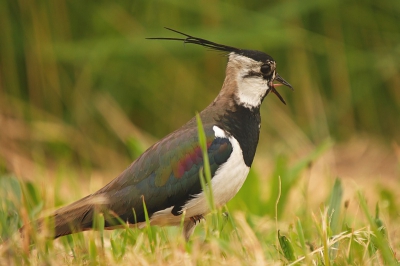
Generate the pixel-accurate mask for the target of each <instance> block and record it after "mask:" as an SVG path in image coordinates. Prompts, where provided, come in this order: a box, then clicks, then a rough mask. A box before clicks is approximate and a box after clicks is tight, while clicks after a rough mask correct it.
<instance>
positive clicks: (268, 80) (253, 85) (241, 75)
mask: <svg viewBox="0 0 400 266" xmlns="http://www.w3.org/2000/svg"><path fill="white" fill-rule="evenodd" d="M264 64H268V65H269V66H270V68H269V69H268V70H267V71H266V72H265V71H264V73H262V72H261V66H262V65H264ZM228 65H230V66H231V67H233V68H234V69H235V70H236V71H234V73H235V75H236V76H235V79H236V82H237V85H238V86H237V89H238V94H237V96H238V104H240V105H243V106H245V107H247V108H250V109H252V108H255V107H259V106H260V105H261V102H262V100H263V98H264V97H265V94H266V93H267V91H268V90H269V89H270V86H272V81H273V80H274V78H275V75H276V72H275V68H276V64H275V62H274V61H270V62H269V63H265V62H258V61H255V60H253V59H251V58H248V57H245V56H241V55H237V54H234V53H231V54H230V55H229V62H228Z"/></svg>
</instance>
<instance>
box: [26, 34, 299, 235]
mask: <svg viewBox="0 0 400 266" xmlns="http://www.w3.org/2000/svg"><path fill="white" fill-rule="evenodd" d="M166 29H167V30H169V31H172V32H174V33H175V34H179V35H180V36H179V37H172V38H170V37H155V38H154V37H152V38H147V39H151V40H167V41H179V42H183V43H184V44H195V45H199V46H203V47H206V48H208V49H211V50H214V51H219V52H222V53H224V54H225V55H226V56H227V58H228V60H227V65H226V74H225V80H224V82H223V85H222V88H221V90H220V92H219V94H218V95H217V96H216V98H215V99H214V100H213V101H212V102H211V103H210V104H209V105H208V106H207V107H206V108H205V109H204V110H203V111H201V112H200V113H199V117H200V119H201V121H202V125H203V129H204V133H205V136H206V146H207V151H206V152H207V155H208V158H209V166H210V172H211V182H210V183H207V186H211V188H212V190H211V191H212V193H213V198H214V202H215V206H216V207H221V206H223V205H225V204H226V203H227V202H228V201H229V200H230V199H232V198H233V197H234V196H235V195H236V193H237V192H238V191H239V189H240V188H241V187H242V185H243V183H244V182H245V180H246V178H247V175H248V173H249V170H250V167H251V165H252V163H253V159H254V156H255V153H256V148H257V144H258V140H259V135H260V125H261V116H260V106H261V104H262V102H263V100H264V98H265V97H266V96H267V95H268V94H269V93H270V92H272V93H274V94H275V95H276V96H278V98H279V99H280V101H282V102H283V103H284V104H286V103H285V101H284V99H283V98H282V96H281V95H280V94H279V93H278V91H277V90H276V87H277V86H280V85H285V86H287V87H289V88H291V89H292V90H293V87H292V86H291V85H290V84H289V83H288V82H287V81H286V80H284V79H283V78H282V77H281V76H280V75H279V74H278V73H277V70H276V68H277V64H276V62H275V60H274V59H273V58H272V57H271V56H270V55H268V54H266V53H264V52H261V51H257V50H247V49H239V48H235V47H232V46H227V45H223V44H218V43H215V42H212V41H208V40H206V39H203V38H199V37H194V36H191V35H189V34H186V33H183V32H180V31H177V30H174V29H171V28H166ZM275 82H278V83H275ZM203 167H204V160H203V154H202V150H201V147H200V144H199V136H198V127H197V121H196V117H194V118H192V119H191V120H189V121H188V122H187V123H186V124H184V125H183V126H182V127H181V128H179V129H177V130H175V131H174V132H172V133H170V134H169V135H167V136H166V137H164V138H163V139H161V140H160V141H158V142H157V143H155V144H154V145H152V146H151V147H149V148H148V149H147V150H146V151H145V152H144V153H143V154H141V155H140V156H139V157H138V158H137V159H136V160H135V161H133V162H132V163H131V164H130V165H129V167H127V168H126V169H125V170H124V171H123V172H122V173H121V174H120V175H119V176H117V177H116V178H115V179H113V180H112V181H111V182H109V183H108V184H107V185H105V186H104V187H103V188H101V189H99V190H98V191H96V192H94V193H92V194H90V195H88V196H86V197H84V198H82V199H80V200H78V201H76V202H73V203H71V204H69V205H66V206H64V207H61V208H59V209H57V210H55V211H54V212H53V214H51V215H50V216H49V217H47V218H50V219H53V224H54V230H53V234H52V236H51V237H52V238H54V239H55V238H58V237H61V236H65V235H69V234H73V233H77V232H81V231H87V230H91V229H92V227H93V220H94V215H95V214H96V213H101V214H103V216H104V227H105V229H114V228H118V227H120V226H121V223H125V224H128V225H130V226H133V225H135V226H138V227H144V226H145V224H146V217H148V219H149V222H150V225H158V226H180V225H181V224H182V223H183V230H182V231H183V236H184V238H185V239H186V240H187V241H188V240H189V239H190V236H191V235H192V233H193V231H194V228H195V226H196V225H197V224H198V223H199V222H200V221H201V220H202V219H203V218H204V216H205V215H206V214H207V213H209V212H210V207H209V205H208V203H207V199H206V193H205V191H204V190H203V187H204V186H203V187H202V184H201V180H200V171H201V170H202V169H203ZM144 206H145V207H144ZM43 222H44V218H42V219H39V220H38V221H37V223H38V224H39V227H40V224H43ZM23 228H24V227H22V228H21V230H20V231H21V232H22V231H23Z"/></svg>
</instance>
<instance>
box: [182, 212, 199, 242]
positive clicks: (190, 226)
mask: <svg viewBox="0 0 400 266" xmlns="http://www.w3.org/2000/svg"><path fill="white" fill-rule="evenodd" d="M202 219H204V216H203V215H201V214H200V215H195V216H192V217H190V219H189V220H187V221H185V223H184V225H183V236H184V237H185V240H186V242H187V241H189V238H190V236H191V235H192V234H193V231H194V228H195V227H196V225H197V223H200V221H201V220H202Z"/></svg>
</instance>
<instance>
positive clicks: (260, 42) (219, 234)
mask: <svg viewBox="0 0 400 266" xmlns="http://www.w3.org/2000/svg"><path fill="white" fill-rule="evenodd" d="M399 17H400V2H399V1H390V0H384V1H379V2H372V1H369V2H365V1H364V2H360V1H355V0H351V1H344V0H339V1H334V0H326V1H311V0H305V1H298V0H290V1H274V2H263V3H261V2H259V1H252V0H251V1H248V0H247V1H232V2H223V1H206V2H204V1H175V0H163V1H157V2H151V1H127V0H118V1H108V2H107V1H100V2H99V1H97V2H86V3H82V2H81V1H63V0H60V1H56V2H52V1H46V0H44V1H39V0H20V1H0V36H1V37H0V265H8V264H10V265H13V264H14V265H19V264H34V265H36V264H41V265H42V264H46V265H65V264H67V265H68V264H69V265H75V264H93V265H94V264H101V265H103V264H104V265H114V264H115V265H117V264H118V265H120V264H122V265H124V264H126V265H131V264H135V265H153V264H156V265H165V264H173V265H178V264H179V265H182V264H185V265H195V264H196V265H210V264H211V265H219V264H222V265H263V264H264V265H271V264H297V263H298V264H308V265H316V264H317V265H331V264H332V265H395V264H396V263H397V260H399V259H400V257H399V252H400V236H399V234H400V231H399V226H398V224H399V222H400V221H399V220H400V211H399V210H400V200H399V198H400V197H399V196H400V193H399V192H398V191H400V126H399V125H400V115H399V114H400V90H399V88H400V46H399V44H400V24H399V23H398V21H399ZM164 26H166V27H171V28H175V29H177V30H180V31H183V32H187V33H189V34H191V35H194V36H199V37H203V38H206V39H209V40H212V41H215V42H218V43H223V44H227V45H231V46H236V47H241V48H249V49H257V50H262V51H265V52H267V53H268V54H270V55H271V56H273V58H274V59H275V60H276V61H277V68H278V72H279V74H280V75H281V76H282V77H284V78H285V79H286V80H287V81H288V82H289V83H291V84H292V85H293V86H294V88H295V91H294V92H291V91H290V90H286V89H285V88H279V89H280V93H281V94H282V95H283V97H284V98H285V100H286V102H287V105H286V106H284V105H282V104H281V103H280V102H279V100H278V99H276V97H270V96H268V97H267V98H266V99H265V101H264V103H263V106H262V108H261V116H262V128H261V136H260V143H259V147H258V149H257V154H256V158H255V161H254V164H253V167H252V170H251V172H250V175H249V177H248V179H247V180H246V182H245V184H244V186H243V188H242V189H241V190H240V192H239V193H238V195H237V196H236V197H235V198H234V199H233V200H232V201H231V202H229V203H228V205H227V206H226V207H224V208H222V209H221V210H215V211H214V212H213V213H211V214H210V215H208V216H207V217H206V220H205V221H202V222H201V223H200V224H199V225H198V226H197V228H196V230H195V233H194V235H193V237H192V239H191V241H190V242H188V243H185V241H184V238H183V237H182V234H181V231H182V229H181V228H169V227H165V228H158V227H148V228H145V229H141V230H139V229H135V228H125V229H119V230H115V231H104V230H102V226H101V225H102V217H98V219H97V222H96V224H95V225H94V226H95V227H96V228H97V229H98V230H97V231H93V232H85V233H80V234H76V235H73V236H68V237H63V238H60V239H57V240H55V241H52V240H48V239H46V238H45V237H44V234H39V233H37V232H36V230H35V229H34V228H32V230H31V231H30V234H29V238H26V239H24V240H21V239H20V238H19V236H18V234H17V233H16V232H17V229H18V228H19V227H20V226H22V225H23V224H25V223H28V222H29V221H32V220H35V219H36V218H38V217H43V216H46V215H47V214H50V213H51V212H52V211H53V210H54V209H56V208H57V207H59V206H62V205H64V204H68V203H71V202H72V201H74V200H77V199H79V198H81V197H83V196H86V195H87V194H89V193H92V192H94V191H96V190H97V189H99V188H101V187H102V186H104V185H105V184H107V183H108V182H109V181H110V180H111V179H112V178H114V177H116V176H117V175H118V174H119V173H120V172H121V171H123V170H124V169H125V168H126V167H127V166H128V165H129V164H130V163H131V162H132V161H133V160H134V159H135V158H137V157H138V156H139V155H140V154H141V153H142V152H143V151H144V150H145V149H146V148H147V147H149V146H150V145H151V144H152V143H154V142H155V141H157V140H158V139H160V138H162V137H163V136H165V135H166V134H168V133H169V132H171V131H173V130H175V129H177V128H179V127H180V126H182V125H183V124H184V123H185V122H186V121H187V120H189V119H190V118H191V117H193V116H194V115H195V113H196V112H197V111H199V110H202V109H203V108H205V107H206V106H207V105H208V103H209V102H210V101H212V100H213V99H214V97H215V96H216V95H217V93H218V91H219V89H220V87H221V85H222V82H223V79H224V70H225V65H226V58H225V57H224V56H222V55H220V54H218V53H215V52H211V51H207V50H206V49H203V48H201V47H196V46H191V45H182V44H181V43H173V42H163V41H150V40H145V38H146V37H175V36H176V35H174V34H173V33H170V32H168V31H166V30H164V29H163V27H164ZM50 228H51V227H49V230H51V229H50Z"/></svg>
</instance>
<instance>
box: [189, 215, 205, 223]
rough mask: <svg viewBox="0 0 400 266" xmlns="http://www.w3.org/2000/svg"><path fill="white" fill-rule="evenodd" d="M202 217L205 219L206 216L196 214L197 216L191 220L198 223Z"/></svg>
mask: <svg viewBox="0 0 400 266" xmlns="http://www.w3.org/2000/svg"><path fill="white" fill-rule="evenodd" d="M202 219H204V220H205V218H204V216H203V215H202V214H200V215H195V216H192V217H190V220H191V221H192V222H193V223H194V224H197V223H198V222H199V223H200V221H201V220H202Z"/></svg>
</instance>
